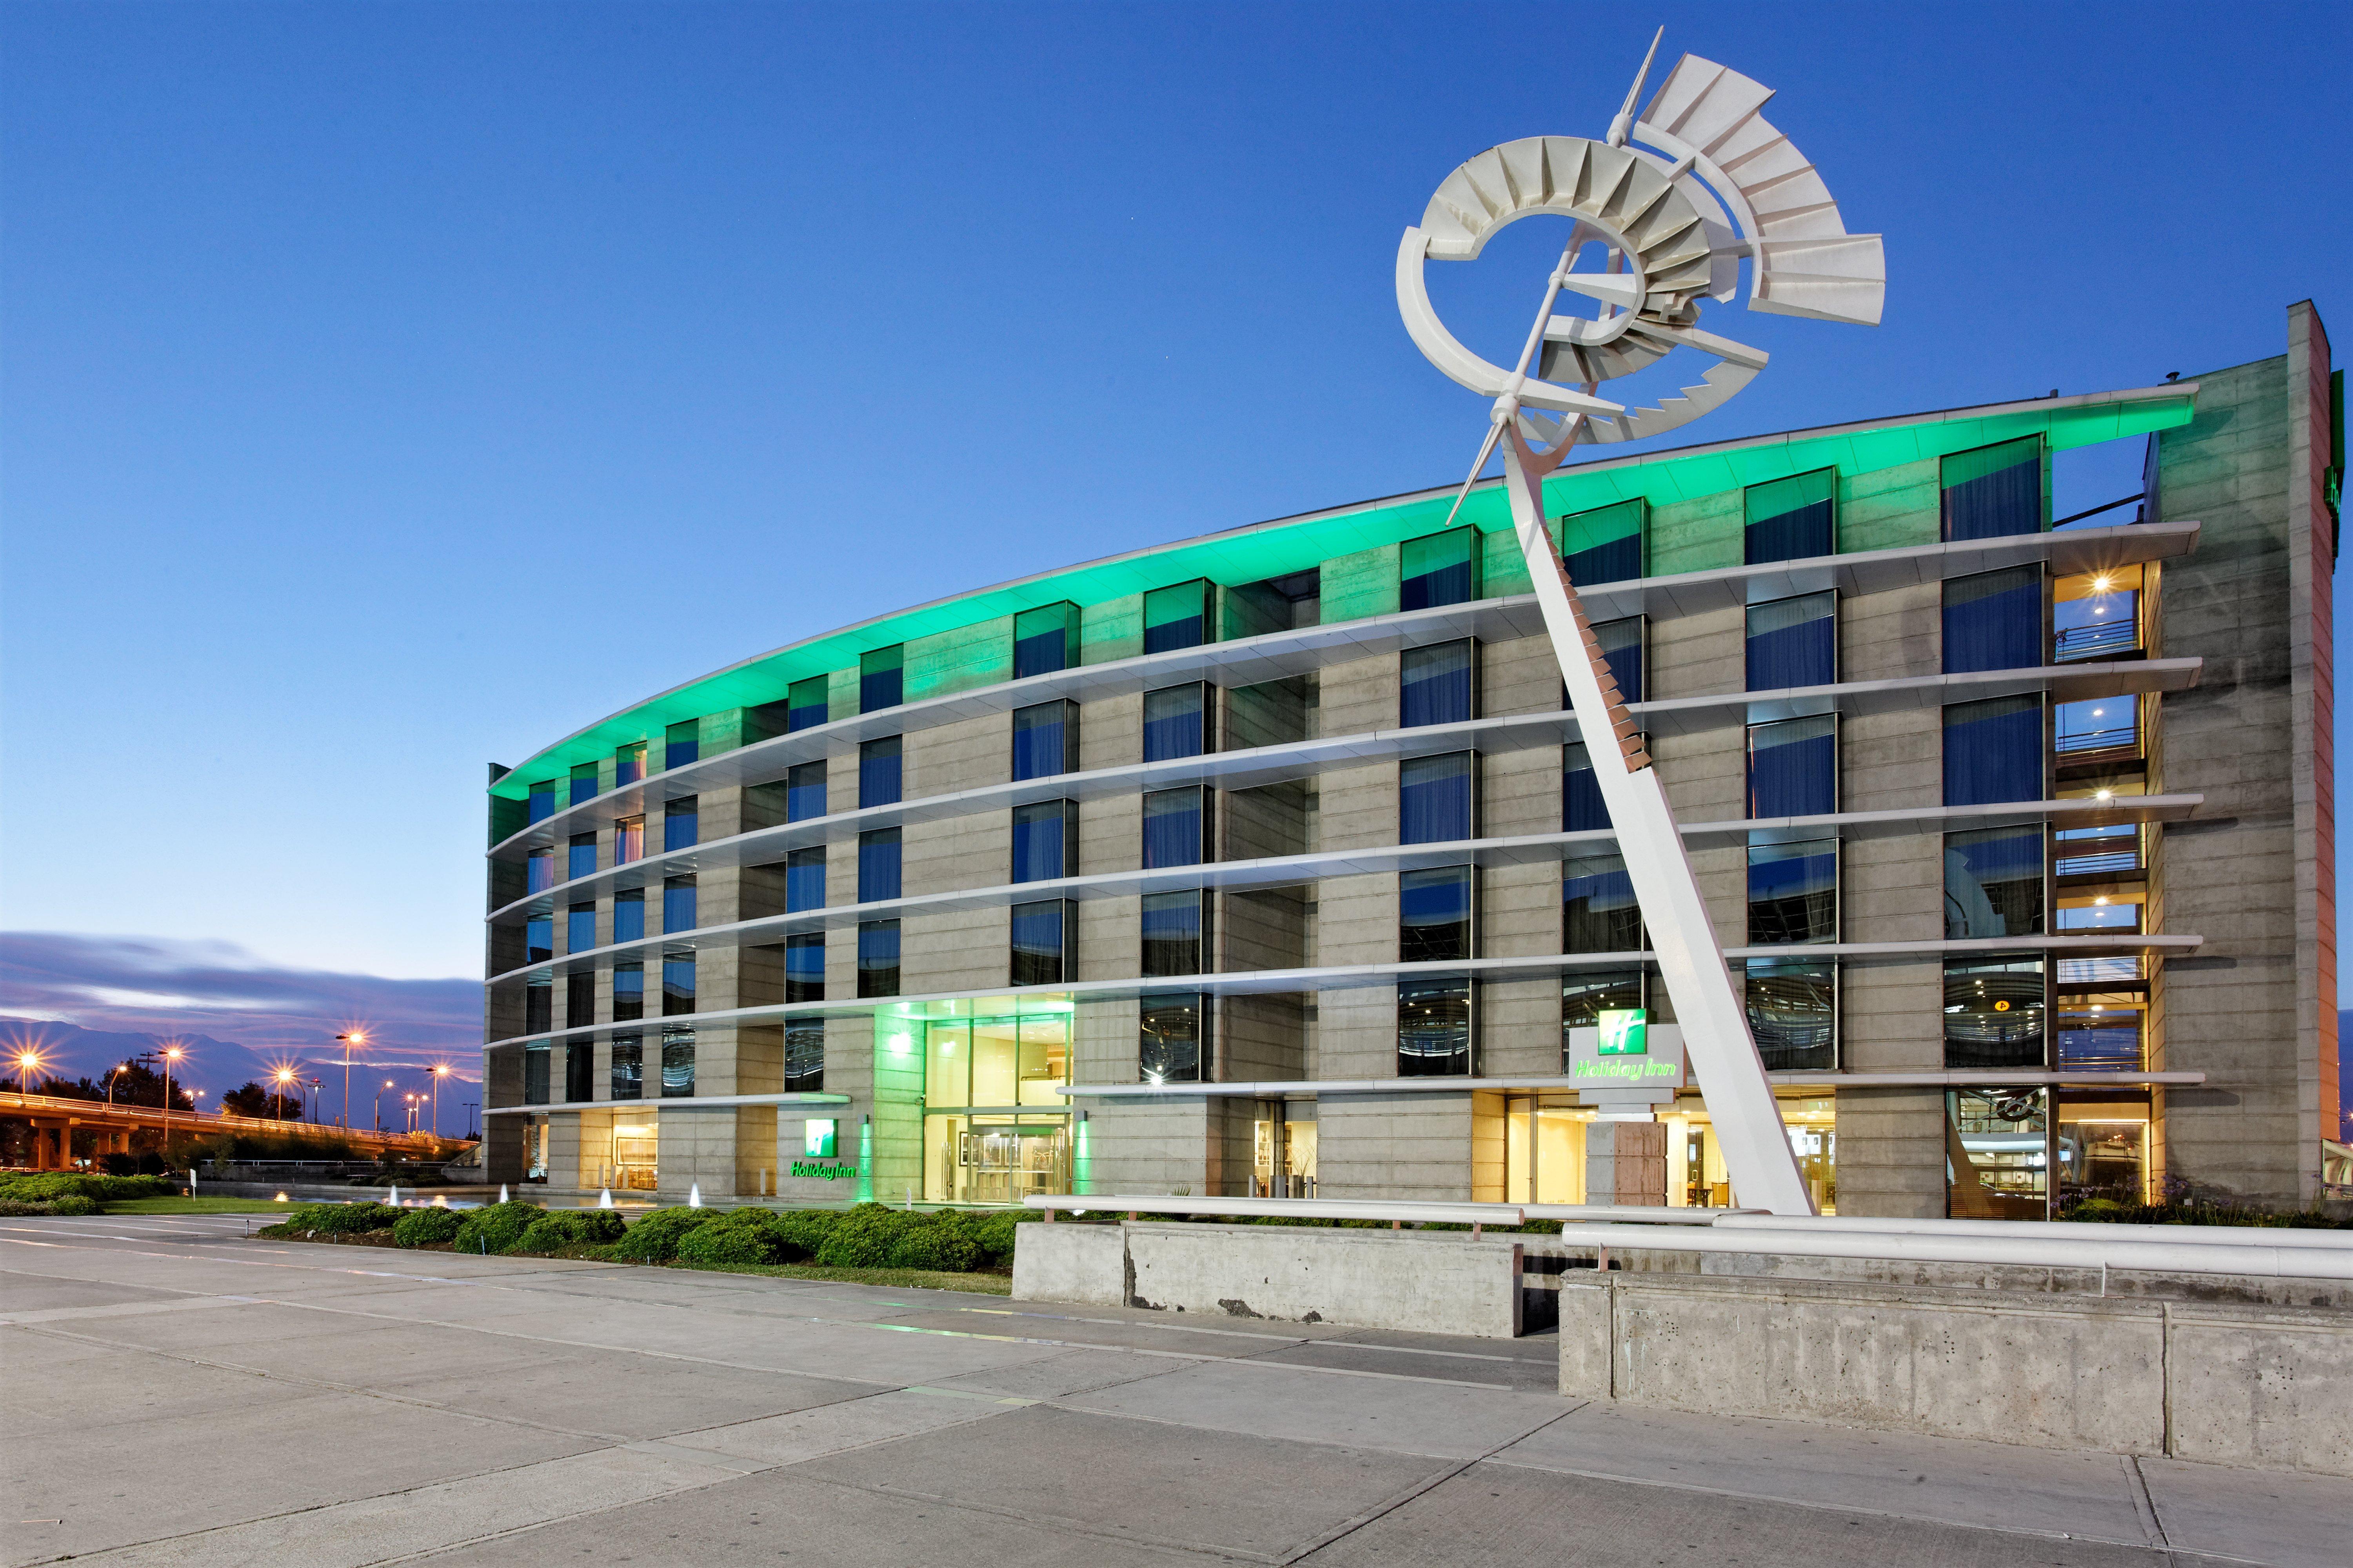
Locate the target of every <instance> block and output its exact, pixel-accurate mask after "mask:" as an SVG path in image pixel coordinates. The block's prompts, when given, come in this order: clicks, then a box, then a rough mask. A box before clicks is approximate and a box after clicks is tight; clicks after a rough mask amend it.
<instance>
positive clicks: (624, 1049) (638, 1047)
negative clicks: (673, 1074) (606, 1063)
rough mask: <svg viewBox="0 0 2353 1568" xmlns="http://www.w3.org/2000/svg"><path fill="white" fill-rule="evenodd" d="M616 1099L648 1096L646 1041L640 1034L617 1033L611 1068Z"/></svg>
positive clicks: (636, 1098)
mask: <svg viewBox="0 0 2353 1568" xmlns="http://www.w3.org/2000/svg"><path fill="white" fill-rule="evenodd" d="M610 1071H611V1075H612V1089H613V1098H614V1099H615V1100H643V1099H644V1098H645V1096H646V1043H645V1039H644V1037H642V1036H639V1035H615V1036H614V1037H613V1058H612V1066H611V1068H610Z"/></svg>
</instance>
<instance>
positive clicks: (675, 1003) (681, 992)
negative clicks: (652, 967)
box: [662, 952, 694, 1018]
mask: <svg viewBox="0 0 2353 1568" xmlns="http://www.w3.org/2000/svg"><path fill="white" fill-rule="evenodd" d="M693 1011H694V954H692V953H691V952H674V953H666V954H664V955H663V957H662V1016H663V1017H665V1018H675V1017H677V1016H679V1015H680V1014H681V1013H691V1012H693Z"/></svg>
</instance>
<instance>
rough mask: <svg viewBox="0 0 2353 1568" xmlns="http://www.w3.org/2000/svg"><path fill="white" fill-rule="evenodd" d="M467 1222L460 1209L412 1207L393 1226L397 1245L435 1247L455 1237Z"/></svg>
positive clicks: (394, 1241) (393, 1237)
mask: <svg viewBox="0 0 2353 1568" xmlns="http://www.w3.org/2000/svg"><path fill="white" fill-rule="evenodd" d="M465 1223H466V1216H465V1214H464V1213H463V1212H462V1211H460V1210H458V1209H411V1210H410V1211H409V1212H408V1213H406V1214H405V1215H401V1216H400V1223H399V1224H398V1225H396V1226H393V1227H392V1239H393V1244H394V1245H395V1246H396V1247H433V1246H437V1245H438V1244H439V1243H441V1242H445V1241H448V1240H449V1239H450V1238H452V1237H455V1236H456V1235H457V1234H458V1232H459V1229H460V1228H462V1227H463V1226H464V1225H465Z"/></svg>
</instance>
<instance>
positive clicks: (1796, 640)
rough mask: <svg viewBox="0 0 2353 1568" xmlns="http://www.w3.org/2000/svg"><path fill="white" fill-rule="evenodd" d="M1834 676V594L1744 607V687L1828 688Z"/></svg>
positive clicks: (1808, 596) (1835, 657)
mask: <svg viewBox="0 0 2353 1568" xmlns="http://www.w3.org/2000/svg"><path fill="white" fill-rule="evenodd" d="M1836 679H1838V595H1836V594H1806V595H1800V596H1799V597H1798V598H1795V599H1777V600H1775V601H1774V602H1773V603H1771V604H1769V605H1749V606H1748V689H1749V690H1751V691H1778V690H1780V689H1782V688H1784V687H1788V686H1828V685H1830V684H1831V682H1832V681H1834V680H1836Z"/></svg>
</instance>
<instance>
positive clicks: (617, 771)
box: [613, 741, 646, 789]
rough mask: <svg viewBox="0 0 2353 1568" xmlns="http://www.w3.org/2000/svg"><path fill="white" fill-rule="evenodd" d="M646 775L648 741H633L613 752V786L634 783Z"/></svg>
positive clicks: (617, 786)
mask: <svg viewBox="0 0 2353 1568" xmlns="http://www.w3.org/2000/svg"><path fill="white" fill-rule="evenodd" d="M645 776H646V743H645V742H643V741H632V742H629V743H628V745H626V746H623V747H622V748H621V749H620V750H618V751H617V752H614V753H613V787H614V788H616V789H618V788H620V787H621V786H622V785H624V784H636V783H637V782H638V780H640V779H642V778H644V777H645Z"/></svg>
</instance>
